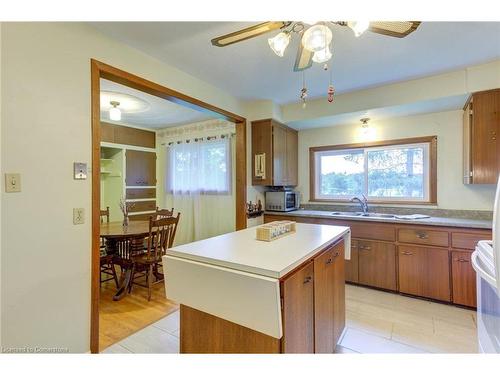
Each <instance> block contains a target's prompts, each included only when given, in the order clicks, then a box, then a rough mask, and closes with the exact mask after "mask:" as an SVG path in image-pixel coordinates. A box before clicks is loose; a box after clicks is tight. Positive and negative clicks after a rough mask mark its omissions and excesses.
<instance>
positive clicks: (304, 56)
mask: <svg viewBox="0 0 500 375" xmlns="http://www.w3.org/2000/svg"><path fill="white" fill-rule="evenodd" d="M312 57H313V52H311V51H309V50H308V49H305V48H304V47H303V46H302V43H301V42H300V41H299V50H298V51H297V57H296V58H295V65H294V66H293V71H294V72H300V71H302V70H306V69H309V68H310V67H311V66H312V63H313V61H312Z"/></svg>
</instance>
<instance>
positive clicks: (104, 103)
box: [100, 91, 151, 121]
mask: <svg viewBox="0 0 500 375" xmlns="http://www.w3.org/2000/svg"><path fill="white" fill-rule="evenodd" d="M100 101H101V113H102V114H104V113H105V112H108V113H109V119H110V120H112V121H121V119H122V114H128V113H140V112H145V111H147V110H148V109H149V108H150V107H151V105H150V104H149V103H148V102H147V101H145V100H144V99H141V98H138V97H136V96H133V95H130V94H124V93H122V92H117V91H101V98H100Z"/></svg>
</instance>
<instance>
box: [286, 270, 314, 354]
mask: <svg viewBox="0 0 500 375" xmlns="http://www.w3.org/2000/svg"><path fill="white" fill-rule="evenodd" d="M313 272H314V263H313V262H309V263H307V264H306V265H304V266H303V267H302V268H300V269H298V270H297V271H295V272H294V273H293V274H292V275H290V276H289V277H287V278H286V279H285V280H284V281H283V283H282V293H283V295H282V297H283V343H282V345H283V352H285V353H314V281H313Z"/></svg>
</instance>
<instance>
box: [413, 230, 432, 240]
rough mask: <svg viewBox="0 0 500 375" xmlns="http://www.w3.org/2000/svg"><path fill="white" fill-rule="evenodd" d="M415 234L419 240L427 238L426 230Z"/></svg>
mask: <svg viewBox="0 0 500 375" xmlns="http://www.w3.org/2000/svg"><path fill="white" fill-rule="evenodd" d="M415 235H416V236H417V238H420V239H421V240H426V239H428V238H429V235H428V234H427V233H426V232H416V233H415Z"/></svg>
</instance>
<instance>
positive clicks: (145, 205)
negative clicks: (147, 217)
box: [130, 201, 156, 212]
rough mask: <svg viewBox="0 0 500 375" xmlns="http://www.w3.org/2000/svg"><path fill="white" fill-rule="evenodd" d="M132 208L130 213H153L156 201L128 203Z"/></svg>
mask: <svg viewBox="0 0 500 375" xmlns="http://www.w3.org/2000/svg"><path fill="white" fill-rule="evenodd" d="M130 203H133V206H132V207H130V212H142V211H155V210H156V201H144V202H130Z"/></svg>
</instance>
